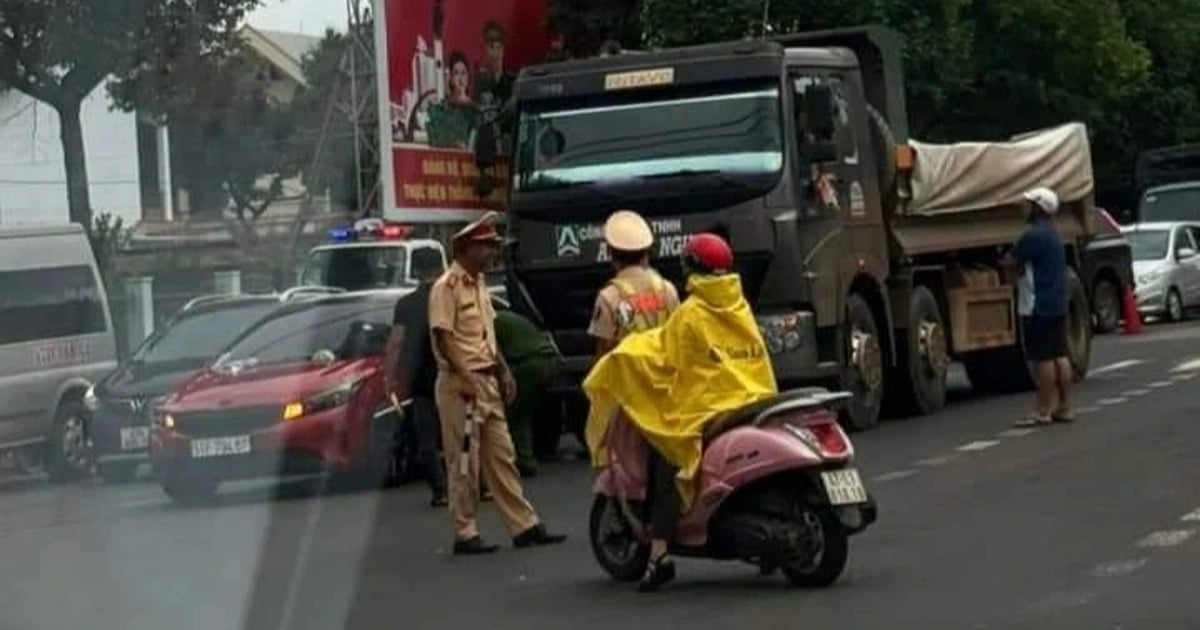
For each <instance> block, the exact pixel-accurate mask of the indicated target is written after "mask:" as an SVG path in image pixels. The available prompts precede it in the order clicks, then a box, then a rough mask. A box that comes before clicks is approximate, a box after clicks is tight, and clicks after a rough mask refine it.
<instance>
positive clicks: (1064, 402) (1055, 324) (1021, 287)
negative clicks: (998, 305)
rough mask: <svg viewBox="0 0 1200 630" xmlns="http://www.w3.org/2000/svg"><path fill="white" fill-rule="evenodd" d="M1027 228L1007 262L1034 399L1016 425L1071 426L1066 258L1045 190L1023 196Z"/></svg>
mask: <svg viewBox="0 0 1200 630" xmlns="http://www.w3.org/2000/svg"><path fill="white" fill-rule="evenodd" d="M1024 198H1025V201H1026V203H1027V211H1028V223H1029V227H1028V228H1027V229H1026V230H1025V233H1024V234H1022V235H1021V237H1020V238H1019V239H1018V240H1017V242H1016V244H1015V245H1013V248H1012V250H1011V251H1010V252H1009V254H1008V256H1006V257H1005V262H1006V263H1007V264H1008V265H1009V266H1011V267H1016V268H1018V269H1020V270H1021V271H1022V274H1021V276H1020V277H1019V279H1018V281H1017V288H1018V311H1019V313H1020V315H1021V330H1022V333H1023V340H1024V346H1025V357H1026V360H1028V361H1029V362H1030V363H1032V364H1033V365H1034V375H1035V380H1036V381H1037V400H1036V404H1035V407H1034V410H1033V412H1031V413H1030V414H1028V415H1027V416H1025V417H1024V418H1022V419H1021V420H1019V421H1018V422H1017V426H1020V427H1034V426H1044V425H1049V424H1053V423H1055V422H1071V421H1073V420H1074V419H1075V416H1074V413H1073V412H1072V411H1071V399H1070V388H1071V363H1070V361H1069V360H1068V359H1067V331H1066V325H1067V321H1066V320H1067V273H1068V272H1067V255H1066V249H1065V247H1064V245H1063V240H1062V237H1061V236H1060V235H1059V233H1058V228H1057V227H1056V226H1055V221H1054V217H1055V215H1057V214H1058V209H1059V199H1058V195H1057V194H1056V193H1055V192H1054V191H1053V190H1050V189H1049V188H1034V189H1033V190H1030V191H1028V192H1026V193H1025V195H1024Z"/></svg>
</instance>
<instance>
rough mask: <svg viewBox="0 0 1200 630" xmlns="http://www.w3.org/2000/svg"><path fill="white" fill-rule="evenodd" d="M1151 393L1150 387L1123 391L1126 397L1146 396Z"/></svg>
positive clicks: (1122, 393)
mask: <svg viewBox="0 0 1200 630" xmlns="http://www.w3.org/2000/svg"><path fill="white" fill-rule="evenodd" d="M1149 393H1150V390H1148V389H1131V390H1129V391H1127V392H1121V395H1122V396H1125V397H1126V398H1136V397H1138V396H1145V395H1146V394H1149Z"/></svg>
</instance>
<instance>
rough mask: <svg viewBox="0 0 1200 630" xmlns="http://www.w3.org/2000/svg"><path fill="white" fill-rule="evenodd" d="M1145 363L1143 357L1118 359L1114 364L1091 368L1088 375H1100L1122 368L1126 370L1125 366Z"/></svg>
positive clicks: (1129, 366)
mask: <svg viewBox="0 0 1200 630" xmlns="http://www.w3.org/2000/svg"><path fill="white" fill-rule="evenodd" d="M1143 363H1145V361H1144V360H1142V359H1128V360H1125V361H1117V362H1116V363H1113V364H1112V365H1106V366H1104V367H1102V368H1099V369H1095V370H1089V371H1088V376H1099V375H1100V374H1106V373H1108V372H1119V371H1121V370H1124V369H1125V368H1131V367H1133V366H1135V365H1141V364H1143Z"/></svg>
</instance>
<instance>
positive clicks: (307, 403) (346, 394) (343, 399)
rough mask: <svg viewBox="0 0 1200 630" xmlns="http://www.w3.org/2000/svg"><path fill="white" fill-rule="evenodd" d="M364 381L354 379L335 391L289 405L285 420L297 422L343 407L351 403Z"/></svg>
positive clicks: (328, 391) (284, 411)
mask: <svg viewBox="0 0 1200 630" xmlns="http://www.w3.org/2000/svg"><path fill="white" fill-rule="evenodd" d="M363 380H364V379H363V378H361V377H357V378H352V379H350V380H348V381H346V382H345V383H342V384H341V385H338V386H337V387H335V388H333V389H330V390H326V391H323V392H321V393H319V394H314V395H312V396H309V397H308V398H305V399H304V400H299V401H296V402H291V403H288V404H287V405H285V406H284V407H283V419H284V420H295V419H297V418H302V417H304V416H308V415H312V414H314V413H319V412H321V411H327V410H329V409H336V408H338V407H341V406H343V405H345V404H346V403H349V402H350V398H351V397H353V396H354V393H355V392H357V391H358V388H359V387H361V386H362V384H363Z"/></svg>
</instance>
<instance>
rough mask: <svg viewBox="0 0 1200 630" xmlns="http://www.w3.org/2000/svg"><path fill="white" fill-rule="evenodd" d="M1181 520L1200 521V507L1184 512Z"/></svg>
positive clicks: (1188, 521)
mask: <svg viewBox="0 0 1200 630" xmlns="http://www.w3.org/2000/svg"><path fill="white" fill-rule="evenodd" d="M1179 520H1181V521H1184V522H1187V523H1194V522H1200V508H1196V509H1195V510H1192V511H1191V512H1188V513H1187V514H1184V515H1183V518H1181V519H1179Z"/></svg>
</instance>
